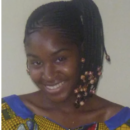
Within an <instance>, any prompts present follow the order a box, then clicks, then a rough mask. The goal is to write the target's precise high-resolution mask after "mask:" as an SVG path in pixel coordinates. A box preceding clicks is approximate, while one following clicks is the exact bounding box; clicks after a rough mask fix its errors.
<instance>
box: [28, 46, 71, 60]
mask: <svg viewBox="0 0 130 130" xmlns="http://www.w3.org/2000/svg"><path fill="white" fill-rule="evenodd" d="M62 51H70V49H67V48H62V49H60V50H58V51H56V52H53V53H52V54H51V55H56V54H58V53H60V52H62ZM27 57H34V58H39V57H38V56H36V55H34V54H30V53H28V54H27Z"/></svg>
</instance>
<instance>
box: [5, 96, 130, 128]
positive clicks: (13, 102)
mask: <svg viewBox="0 0 130 130" xmlns="http://www.w3.org/2000/svg"><path fill="white" fill-rule="evenodd" d="M3 99H4V100H5V101H6V102H7V104H8V105H9V106H10V108H11V109H12V110H13V111H14V112H15V113H16V115H17V116H20V117H21V118H23V119H26V118H29V117H31V118H33V117H34V116H35V115H36V114H34V113H33V112H32V111H31V110H30V109H29V108H28V107H27V106H26V105H25V104H24V102H23V101H22V100H21V99H20V97H19V96H17V95H11V96H8V97H5V98H3ZM18 104H19V105H18ZM126 109H129V108H128V107H123V108H122V109H121V110H120V111H119V112H118V113H116V114H115V115H114V116H112V117H111V118H109V119H108V120H106V121H105V122H92V123H89V124H85V125H81V126H78V127H76V128H80V127H85V126H86V127H87V126H91V125H93V124H97V123H105V124H106V125H107V126H108V128H109V126H110V122H111V121H114V119H118V117H119V116H120V114H122V113H123V112H124V111H125V110H126ZM129 110H130V109H129ZM41 117H43V118H46V119H47V120H49V121H51V122H53V123H55V124H57V125H59V126H60V127H62V128H64V129H66V130H69V128H66V127H64V126H62V125H61V124H59V123H57V122H56V121H54V120H52V119H50V118H49V117H46V116H41ZM76 128H72V129H76Z"/></svg>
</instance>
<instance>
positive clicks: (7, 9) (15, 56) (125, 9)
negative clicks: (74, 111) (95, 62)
mask: <svg viewBox="0 0 130 130" xmlns="http://www.w3.org/2000/svg"><path fill="white" fill-rule="evenodd" d="M51 1H52V0H3V1H2V95H3V96H7V95H11V94H23V93H28V92H33V91H35V90H37V88H36V87H35V85H34V84H33V83H32V82H31V80H30V78H29V76H28V75H27V73H26V65H25V64H26V58H25V54H24V47H23V37H24V28H25V23H26V20H27V18H28V16H29V15H30V13H31V12H32V11H33V10H34V9H35V8H36V7H38V6H40V5H42V4H44V3H47V2H51ZM94 1H95V2H96V4H97V5H98V7H99V10H100V12H101V16H102V19H103V25H104V33H105V44H106V48H107V51H108V52H109V54H110V56H111V59H112V62H111V64H108V63H107V62H106V61H104V71H103V76H102V78H101V81H100V83H99V88H98V92H97V94H98V95H99V96H102V97H104V98H106V99H108V100H111V101H113V102H116V103H120V104H122V105H124V106H129V107H130V53H129V51H130V7H129V6H130V0H112V1H110V0H94Z"/></svg>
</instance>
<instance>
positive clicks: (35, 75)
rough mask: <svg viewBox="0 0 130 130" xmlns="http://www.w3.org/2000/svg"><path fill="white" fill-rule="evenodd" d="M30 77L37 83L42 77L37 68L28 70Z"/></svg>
mask: <svg viewBox="0 0 130 130" xmlns="http://www.w3.org/2000/svg"><path fill="white" fill-rule="evenodd" d="M30 77H31V79H32V80H33V81H34V82H35V83H38V82H39V81H40V80H41V78H42V74H41V72H40V71H39V70H30Z"/></svg>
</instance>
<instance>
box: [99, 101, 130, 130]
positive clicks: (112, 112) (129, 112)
mask: <svg viewBox="0 0 130 130" xmlns="http://www.w3.org/2000/svg"><path fill="white" fill-rule="evenodd" d="M101 102H102V104H104V105H103V108H104V109H105V114H104V117H105V118H104V119H105V122H104V123H105V124H106V125H107V127H108V128H109V129H115V130H116V129H122V128H124V127H125V128H127V129H128V130H130V108H128V107H124V106H122V105H119V104H116V103H113V102H110V101H108V100H105V99H101Z"/></svg>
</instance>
